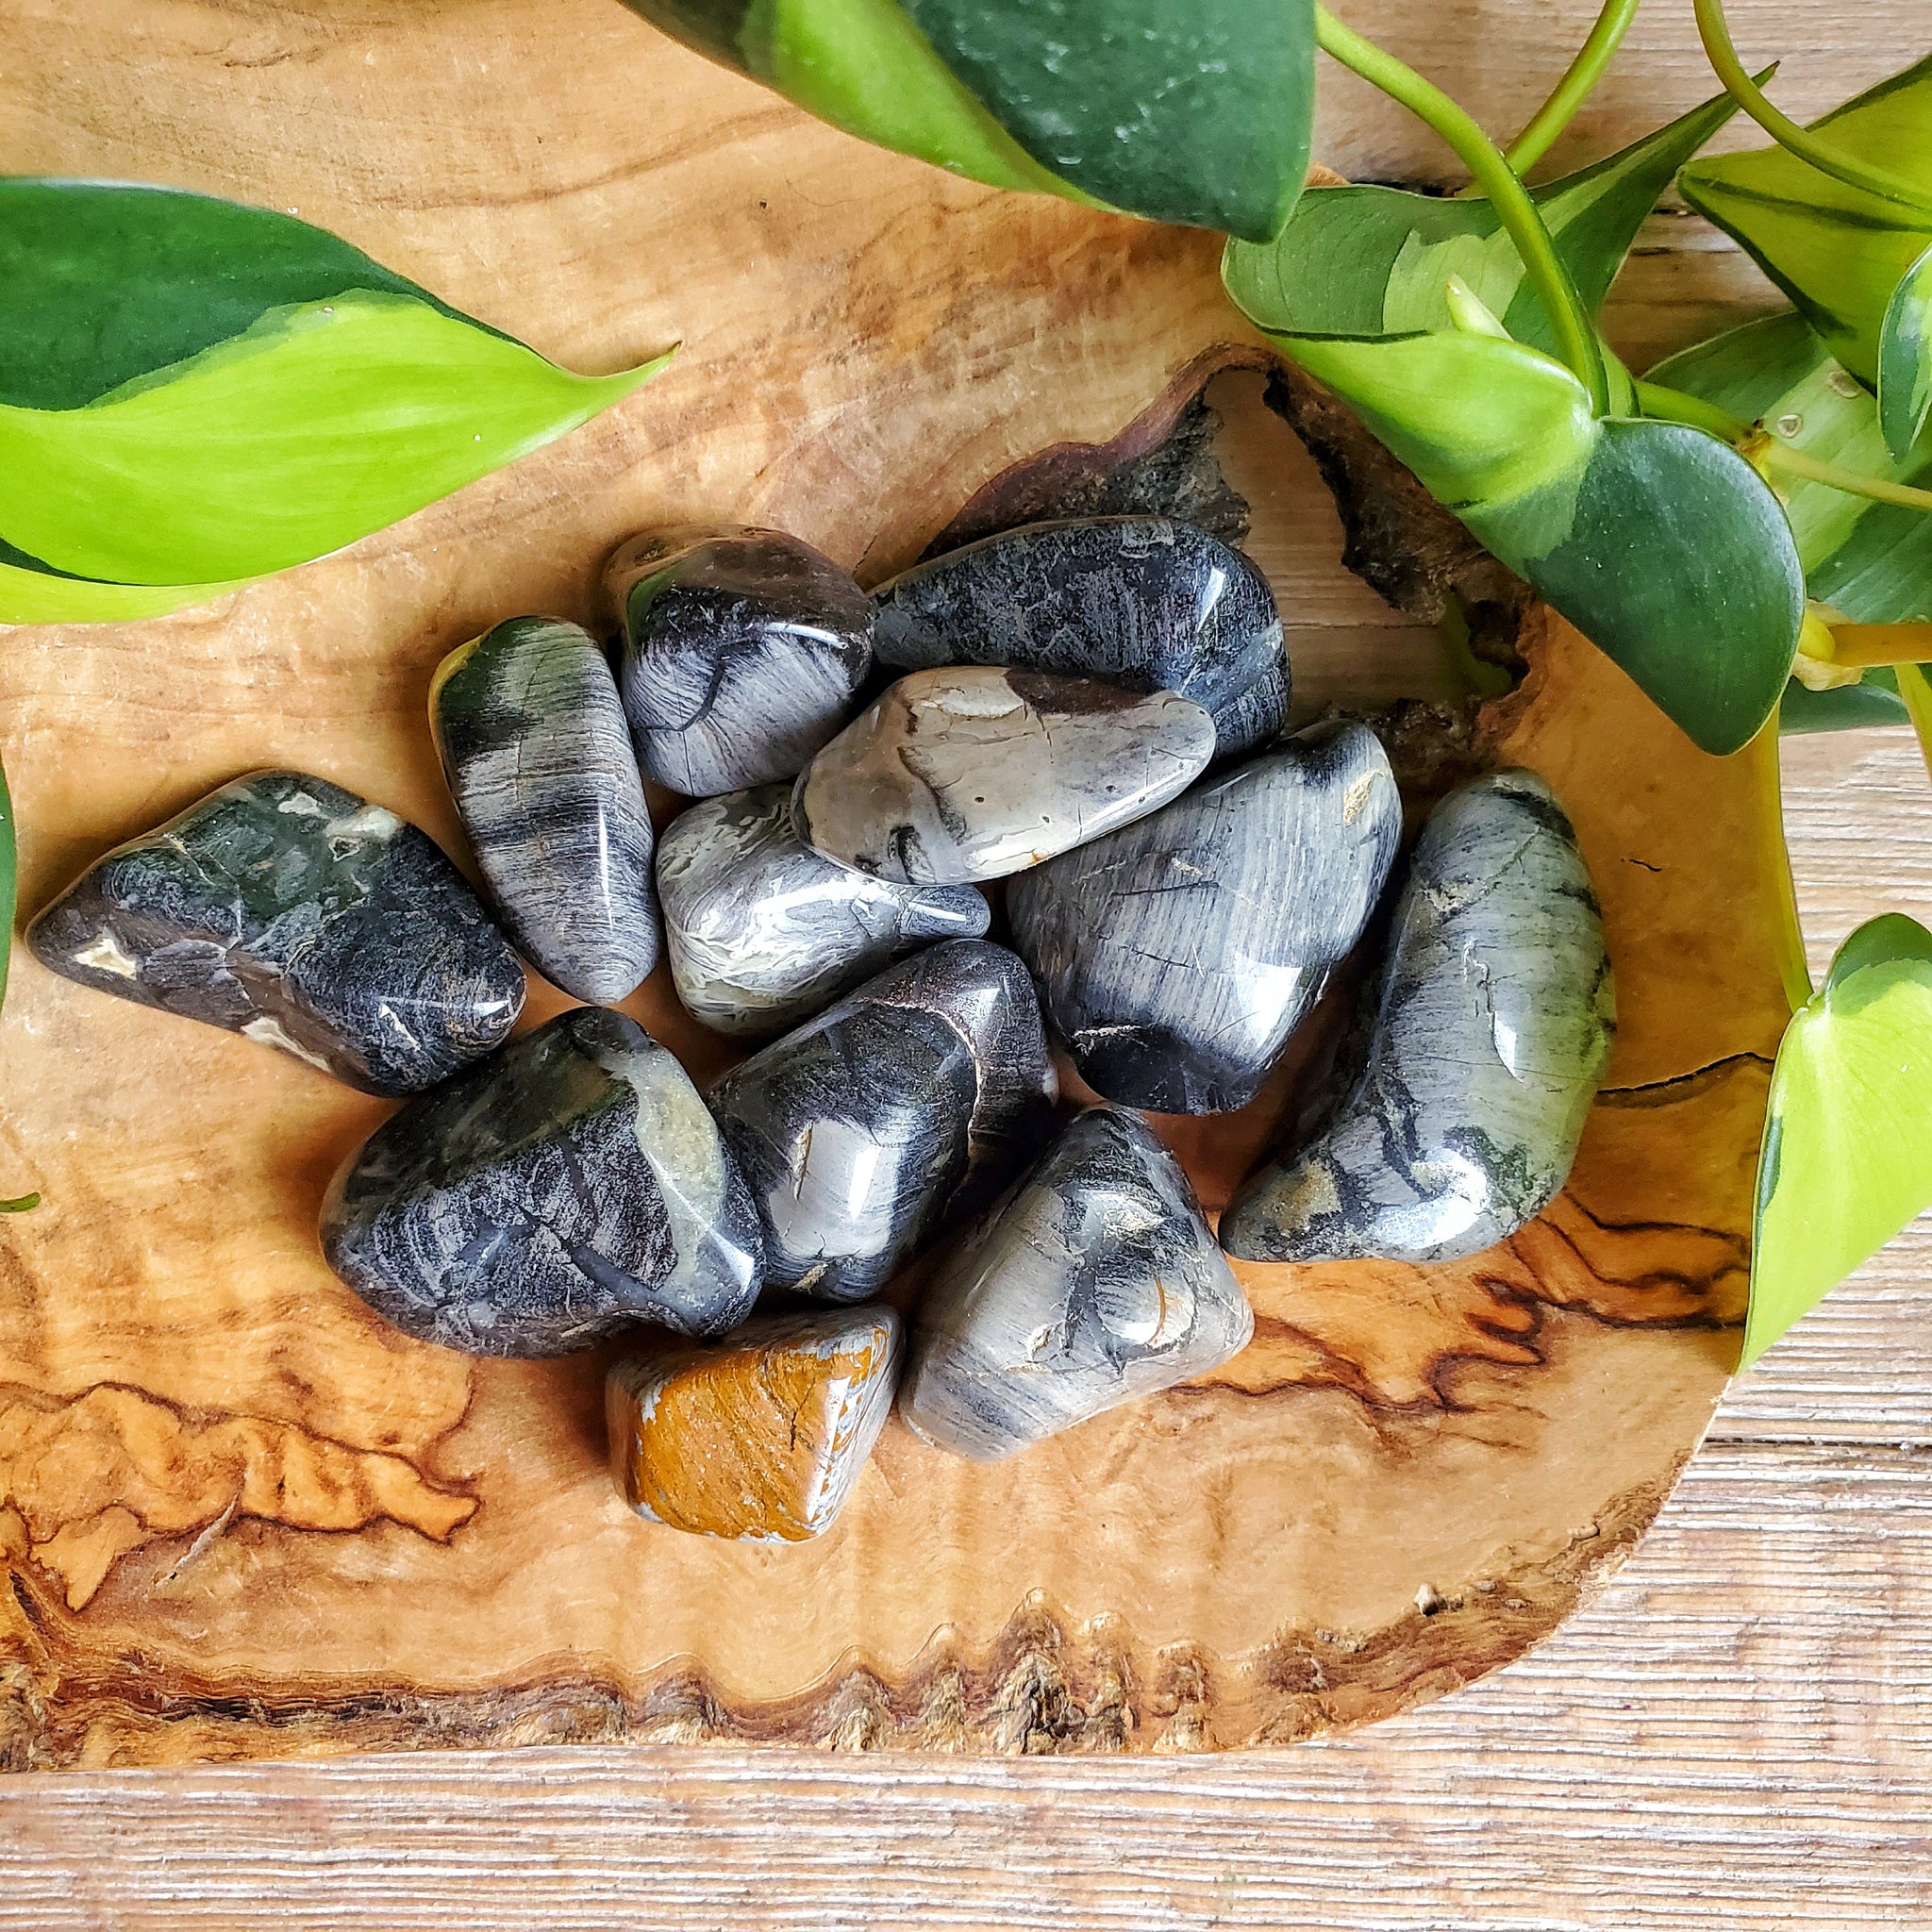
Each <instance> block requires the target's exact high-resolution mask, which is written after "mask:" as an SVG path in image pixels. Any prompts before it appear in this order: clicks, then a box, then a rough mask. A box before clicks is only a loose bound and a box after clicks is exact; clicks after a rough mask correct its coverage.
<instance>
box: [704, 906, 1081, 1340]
mask: <svg viewBox="0 0 1932 1932" xmlns="http://www.w3.org/2000/svg"><path fill="white" fill-rule="evenodd" d="M1056 1091H1057V1090H1056V1082H1055V1078H1054V1072H1053V1062H1052V1060H1051V1058H1049V1057H1048V1054H1047V1050H1046V1037H1045V1034H1044V1032H1043V1031H1042V1029H1041V1024H1040V1007H1039V1004H1038V1002H1037V1001H1036V999H1035V997H1034V992H1033V983H1032V981H1031V980H1030V979H1029V978H1028V977H1027V976H1026V969H1025V967H1024V965H1022V964H1021V962H1020V961H1019V959H1018V958H1015V957H1014V955H1012V954H1011V953H1009V952H1008V951H1007V949H1006V948H1005V947H1004V946H996V945H992V944H991V943H989V942H988V941H985V940H947V941H942V942H941V944H939V945H936V946H933V947H930V948H928V949H927V950H926V951H925V952H923V953H918V954H915V955H914V956H913V957H912V958H909V959H902V960H901V961H900V962H899V963H898V964H897V965H896V966H890V967H888V968H887V969H886V971H885V972H883V973H881V974H878V976H877V977H876V978H874V979H872V980H869V981H867V983H866V984H865V985H864V986H862V987H860V988H859V989H858V991H857V992H855V993H852V994H850V995H849V996H848V997H846V998H845V999H842V1000H841V1001H840V1002H839V1004H838V1005H837V1006H835V1007H833V1008H831V1009H830V1010H829V1011H827V1012H824V1013H822V1014H820V1015H819V1017H818V1018H817V1019H816V1020H812V1021H808V1023H807V1024H805V1025H803V1026H800V1027H798V1028H797V1029H796V1030H795V1031H793V1032H791V1033H788V1034H786V1035H785V1036H784V1037H783V1038H782V1039H780V1040H775V1041H773V1042H772V1043H771V1045H769V1046H767V1047H765V1048H763V1049H762V1050H761V1051H760V1052H758V1053H757V1054H754V1055H753V1056H752V1058H750V1059H748V1060H746V1061H745V1062H744V1063H743V1064H742V1065H741V1066H739V1067H735V1068H734V1069H733V1070H732V1071H731V1072H730V1073H728V1074H724V1077H723V1078H722V1079H720V1080H719V1081H717V1082H716V1083H715V1084H714V1085H713V1087H712V1088H711V1090H710V1095H709V1098H710V1102H711V1110H712V1112H713V1113H715V1114H716V1115H717V1117H718V1123H719V1124H720V1126H722V1127H723V1128H724V1138H725V1140H726V1141H728V1142H729V1143H730V1145H731V1149H732V1152H733V1153H734V1154H736V1155H737V1157H738V1160H739V1165H740V1166H741V1168H742V1169H743V1171H744V1174H745V1178H746V1179H747V1180H748V1181H749V1182H750V1184H751V1191H752V1194H753V1197H754V1198H755V1199H756V1200H757V1202H758V1210H759V1212H760V1214H761V1215H762V1216H763V1218H764V1227H765V1279H766V1282H767V1285H768V1286H770V1287H773V1288H781V1289H791V1290H795V1291H797V1292H799V1293H801V1294H808V1295H812V1296H814V1297H816V1298H817V1299H819V1300H821V1301H863V1300H865V1299H866V1298H867V1297H868V1296H869V1295H871V1294H873V1293H874V1292H875V1291H877V1290H878V1289H879V1288H881V1287H883V1286H884V1284H885V1283H886V1282H887V1281H889V1280H890V1279H891V1277H892V1275H894V1274H897V1273H898V1271H899V1270H900V1269H901V1268H902V1267H904V1266H905V1265H906V1263H907V1262H908V1261H909V1260H911V1259H912V1257H913V1256H914V1255H915V1254H917V1253H918V1252H919V1250H920V1249H921V1248H923V1247H924V1245H925V1244H926V1243H927V1242H928V1241H930V1240H931V1239H932V1237H933V1236H934V1235H935V1234H936V1233H937V1232H938V1231H939V1229H940V1226H941V1224H942V1223H943V1222H944V1221H945V1220H946V1219H947V1218H948V1216H949V1215H950V1214H953V1213H965V1212H967V1211H970V1209H971V1208H973V1207H974V1206H976V1205H977V1204H978V1203H979V1202H980V1201H982V1200H983V1199H985V1198H986V1197H987V1196H988V1195H989V1194H990V1193H991V1191H996V1190H997V1189H998V1188H999V1187H1000V1186H1003V1185H1004V1184H1005V1182H1006V1180H1007V1179H1008V1177H1009V1176H1010V1174H1012V1173H1013V1172H1014V1171H1016V1170H1017V1169H1018V1168H1019V1167H1020V1166H1022V1165H1023V1164H1024V1162H1025V1160H1026V1159H1027V1158H1030V1156H1031V1154H1032V1153H1033V1152H1034V1150H1035V1149H1036V1148H1037V1146H1038V1145H1039V1142H1040V1140H1041V1138H1042V1137H1043V1135H1044V1132H1045V1129H1046V1124H1047V1121H1048V1119H1049V1117H1050V1114H1051V1109H1052V1107H1053V1102H1054V1100H1055V1098H1056Z"/></svg>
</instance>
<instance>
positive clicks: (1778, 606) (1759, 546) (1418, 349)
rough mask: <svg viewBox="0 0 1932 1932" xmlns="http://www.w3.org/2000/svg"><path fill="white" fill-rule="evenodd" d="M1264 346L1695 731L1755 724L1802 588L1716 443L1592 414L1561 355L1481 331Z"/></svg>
mask: <svg viewBox="0 0 1932 1932" xmlns="http://www.w3.org/2000/svg"><path fill="white" fill-rule="evenodd" d="M1274 341H1276V343H1277V344H1278V346H1279V347H1280V348H1281V349H1282V350H1283V352H1284V353H1285V354H1287V355H1289V356H1291V357H1292V358H1294V359H1295V360H1296V361H1297V362H1299V363H1301V364H1302V366H1303V367H1304V368H1306V369H1307V371H1308V372H1309V373H1310V374H1311V375H1315V376H1316V377H1318V378H1319V379H1320V380H1321V381H1323V382H1325V383H1326V384H1328V386H1329V387H1330V388H1332V389H1334V390H1335V391H1337V392H1338V393H1339V394H1341V397H1342V398H1343V400H1344V401H1346V402H1347V403H1348V404H1349V405H1350V406H1351V407H1352V408H1354V409H1355V410H1356V412H1357V414H1358V415H1359V416H1360V417H1361V418H1362V420H1363V421H1364V422H1365V423H1366V424H1367V425H1368V426H1369V427H1370V429H1372V430H1373V431H1374V433H1375V435H1376V436H1377V437H1379V438H1380V439H1381V441H1383V442H1384V443H1386V444H1387V445H1388V446H1389V448H1390V449H1391V451H1392V452H1393V453H1394V454H1395V455H1396V456H1397V457H1398V458H1401V460H1402V461H1403V462H1405V463H1407V465H1408V467H1409V468H1410V469H1411V470H1413V471H1414V472H1415V474H1416V475H1417V476H1418V477H1419V478H1420V479H1421V481H1422V483H1423V484H1424V487H1425V488H1426V489H1427V490H1428V491H1430V493H1431V494H1432V495H1434V496H1435V497H1436V498H1437V500H1438V501H1439V502H1441V503H1443V504H1445V505H1447V506H1448V508H1451V509H1453V510H1454V511H1455V512H1456V513H1457V515H1458V516H1459V517H1460V518H1461V519H1462V521H1463V522H1464V523H1465V524H1467V525H1469V527H1470V529H1471V530H1472V531H1473V532H1474V534H1475V536H1476V537H1477V538H1478V539H1479V540H1480V541H1482V542H1483V544H1484V545H1485V546H1486V547H1487V548H1488V549H1489V550H1491V552H1492V553H1493V554H1494V555H1495V556H1497V557H1499V558H1502V560H1503V561H1504V562H1505V563H1507V565H1508V566H1509V567H1510V569H1512V570H1514V571H1515V572H1517V574H1518V575H1521V576H1523V577H1524V578H1525V579H1526V580H1527V581H1528V582H1529V583H1530V584H1531V585H1532V586H1533V587H1534V588H1535V589H1536V590H1537V591H1539V592H1540V593H1541V595H1542V596H1543V597H1545V598H1546V599H1547V600H1548V601H1549V602H1550V603H1551V604H1552V605H1554V606H1555V607H1556V608H1557V610H1559V611H1561V612H1562V614H1563V615H1564V616H1565V617H1567V618H1569V619H1570V621H1571V622H1572V623H1573V624H1574V625H1576V627H1577V628H1578V629H1579V630H1580V631H1582V632H1583V634H1584V635H1585V636H1586V637H1588V638H1589V639H1590V640H1591V641H1592V642H1593V643H1595V644H1596V645H1597V647H1598V648H1599V649H1600V650H1602V651H1604V652H1605V653H1606V654H1607V656H1608V657H1610V658H1613V659H1614V660H1615V661H1616V662H1617V663H1618V664H1620V665H1621V666H1622V667H1623V668H1624V671H1625V672H1627V673H1628V674H1629V675H1630V676H1631V677H1633V678H1634V679H1635V680H1636V681H1637V683H1638V684H1639V685H1640V686H1641V687H1642V689H1643V690H1644V691H1646V692H1647V693H1648V694H1649V695H1650V697H1651V698H1652V699H1653V700H1654V701H1655V702H1656V703H1657V705H1658V706H1659V707H1660V708H1662V709H1663V710H1664V711H1665V712H1666V713H1667V714H1668V715H1669V716H1670V717H1671V718H1673V719H1674V721H1675V722H1676V723H1677V724H1679V725H1680V726H1681V727H1682V728H1683V730H1684V731H1685V732H1686V733H1688V734H1689V736H1690V737H1691V740H1692V741H1694V742H1695V743H1696V744H1698V745H1699V746H1701V747H1702V748H1703V749H1704V750H1706V751H1707V752H1712V753H1717V754H1720V755H1723V754H1727V753H1730V752H1733V751H1737V750H1739V749H1740V748H1741V747H1742V746H1743V745H1745V744H1746V743H1748V742H1749V741H1751V739H1752V738H1754V737H1755V736H1756V735H1757V730H1758V728H1759V727H1760V726H1761V725H1762V724H1764V722H1765V720H1766V719H1767V718H1769V717H1770V716H1771V713H1772V711H1773V709H1774V708H1775V706H1776V704H1777V701H1778V698H1779V696H1780V694H1781V693H1782V691H1783V690H1784V686H1785V682H1786V679H1787V677H1788V675H1789V674H1790V667H1791V659H1792V658H1793V656H1794V655H1795V654H1796V650H1797V641H1798V628H1799V625H1800V624H1801V623H1802V622H1803V619H1804V612H1805V596H1804V584H1803V578H1802V574H1801V571H1800V568H1799V564H1798V558H1797V554H1796V552H1795V550H1794V549H1793V547H1792V543H1791V536H1790V528H1789V526H1788V525H1786V522H1785V519H1784V514H1783V512H1782V511H1781V510H1780V509H1779V508H1778V504H1777V500H1776V498H1775V497H1774V496H1773V495H1772V493H1771V491H1770V489H1769V488H1768V487H1767V486H1766V484H1765V483H1764V480H1763V479H1762V478H1761V477H1760V476H1759V475H1757V472H1756V471H1755V470H1754V469H1752V467H1751V466H1750V464H1748V463H1747V462H1745V461H1744V459H1743V458H1741V457H1740V456H1739V455H1738V453H1737V452H1736V451H1735V450H1733V449H1732V448H1731V447H1730V446H1729V445H1728V444H1726V443H1723V442H1720V441H1717V439H1716V438H1714V437H1711V436H1707V435H1706V434H1705V433H1704V432H1703V431H1702V430H1698V429H1689V428H1686V427H1684V426H1683V425H1680V424H1674V423H1656V422H1647V421H1639V420H1633V419H1631V418H1627V417H1609V418H1607V419H1605V420H1602V421H1598V420H1596V419H1595V418H1593V417H1592V416H1591V408H1590V398H1589V396H1588V394H1587V392H1586V391H1585V390H1584V388H1583V385H1582V384H1581V383H1579V382H1578V381H1577V380H1576V378H1575V377H1574V375H1571V374H1570V372H1569V371H1568V370H1567V369H1565V368H1564V367H1563V366H1562V365H1561V364H1560V363H1558V362H1557V361H1555V360H1554V359H1553V358H1550V357H1547V356H1544V355H1542V354H1541V352H1539V351H1537V350H1535V349H1531V348H1527V347H1525V346H1524V344H1522V343H1520V342H1512V341H1500V340H1498V339H1496V338H1494V337H1491V336H1484V335H1414V336H1391V337H1386V338H1383V339H1381V340H1379V341H1355V340H1336V339H1330V338H1319V337H1306V336H1277V337H1275V338H1274Z"/></svg>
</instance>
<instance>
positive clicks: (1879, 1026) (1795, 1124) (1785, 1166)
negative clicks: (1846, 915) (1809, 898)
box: [1743, 913, 1932, 1363]
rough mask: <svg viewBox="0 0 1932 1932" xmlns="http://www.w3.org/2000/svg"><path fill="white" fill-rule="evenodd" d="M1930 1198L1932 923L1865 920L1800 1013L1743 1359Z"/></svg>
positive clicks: (1789, 1043)
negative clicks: (1931, 925)
mask: <svg viewBox="0 0 1932 1932" xmlns="http://www.w3.org/2000/svg"><path fill="white" fill-rule="evenodd" d="M1927 1206H1932V933H1928V932H1926V930H1925V929H1924V926H1922V925H1920V924H1917V923H1916V922H1915V921H1913V920H1910V919H1907V918H1904V917H1903V916H1901V915H1900V914H1897V913H1891V914H1888V915H1887V916H1886V917H1885V918H1883V919H1875V920H1874V921H1872V922H1871V923H1870V924H1867V925H1863V926H1861V927H1859V929H1858V930H1857V932H1855V933H1854V934H1853V935H1852V936H1851V938H1850V939H1848V940H1847V941H1845V943H1844V945H1843V946H1842V947H1841V948H1840V952H1839V956H1838V958H1836V959H1835V960H1834V961H1833V962H1832V968H1831V974H1830V976H1829V977H1828V978H1827V980H1826V981H1825V984H1824V988H1823V989H1822V990H1821V991H1819V992H1817V993H1816V994H1814V995H1813V997H1812V998H1811V1000H1810V1001H1809V1002H1808V1003H1807V1005H1806V1006H1805V1007H1804V1008H1802V1009H1801V1010H1800V1011H1799V1012H1798V1013H1796V1014H1795V1015H1794V1016H1793V1017H1792V1020H1791V1024H1790V1027H1789V1028H1787V1030H1786V1033H1785V1037H1784V1040H1783V1042H1782V1043H1781V1044H1780V1046H1779V1047H1778V1055H1777V1065H1776V1068H1775V1070H1774V1073H1773V1074H1772V1082H1771V1104H1770V1109H1769V1112H1768V1114H1767V1117H1766V1120H1765V1132H1764V1147H1763V1151H1762V1153H1761V1154H1760V1155H1759V1157H1758V1166H1757V1231H1756V1236H1755V1239H1754V1241H1753V1242H1752V1256H1751V1307H1750V1314H1749V1317H1748V1319H1747V1321H1746V1324H1745V1330H1744V1357H1743V1358H1744V1361H1745V1362H1746V1363H1749V1362H1752V1361H1755V1360H1756V1359H1757V1357H1759V1356H1760V1355H1762V1354H1763V1353H1764V1351H1765V1350H1766V1349H1767V1348H1769V1347H1770V1346H1771V1344H1772V1343H1773V1342H1774V1341H1776V1340H1777V1338H1778V1337H1779V1336H1780V1335H1782V1334H1783V1333H1784V1332H1785V1330H1786V1329H1788V1328H1789V1327H1790V1325H1791V1324H1792V1323H1793V1322H1795V1321H1796V1320H1797V1319H1798V1318H1799V1317H1800V1316H1801V1315H1803V1314H1805V1313H1806V1312H1807V1310H1808V1309H1810V1308H1812V1307H1815V1306H1816V1305H1817V1304H1818V1302H1819V1301H1820V1300H1821V1299H1822V1298H1823V1297H1824V1295H1825V1293H1826V1292H1827V1291H1829V1290H1831V1289H1832V1288H1833V1287H1835V1286H1836V1285H1837V1284H1838V1283H1839V1282H1840V1281H1841V1280H1842V1279H1843V1278H1844V1277H1845V1275H1847V1274H1850V1273H1851V1271H1852V1270H1853V1269H1854V1268H1856V1267H1857V1266H1858V1264H1859V1263H1860V1262H1861V1261H1863V1260H1865V1259H1866V1258H1867V1257H1869V1256H1872V1255H1874V1254H1875V1253H1877V1251H1878V1250H1879V1249H1880V1248H1881V1247H1883V1246H1884V1245H1885V1243H1886V1242H1887V1241H1890V1239H1891V1238H1892V1236H1893V1235H1895V1234H1896V1233H1897V1232H1898V1231H1899V1229H1900V1228H1902V1227H1903V1226H1905V1224H1907V1222H1908V1221H1910V1220H1911V1219H1912V1218H1913V1216H1914V1215H1916V1214H1918V1213H1919V1212H1920V1211H1921V1209H1923V1208H1925V1207H1927Z"/></svg>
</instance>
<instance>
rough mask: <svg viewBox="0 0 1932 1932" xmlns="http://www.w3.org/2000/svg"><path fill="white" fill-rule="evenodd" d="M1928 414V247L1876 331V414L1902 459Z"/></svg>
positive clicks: (1931, 349) (1931, 371) (1931, 405)
mask: <svg viewBox="0 0 1932 1932" xmlns="http://www.w3.org/2000/svg"><path fill="white" fill-rule="evenodd" d="M1927 415H1932V247H1928V248H1927V249H1926V250H1925V252H1924V255H1922V256H1920V258H1918V260H1917V261H1915V262H1914V263H1913V264H1912V265H1911V267H1910V268H1908V269H1907V271H1906V273H1905V277H1904V279H1903V280H1902V281H1901V282H1900V283H1899V285H1898V287H1897V288H1896V289H1894V290H1893V291H1891V301H1890V305H1889V306H1888V307H1887V308H1886V311H1885V322H1884V325H1883V326H1882V327H1881V328H1880V330H1879V334H1878V420H1879V422H1880V424H1881V425H1883V427H1884V430H1885V444H1886V447H1887V448H1888V449H1889V450H1890V452H1891V453H1892V455H1893V456H1894V457H1897V458H1901V459H1903V458H1906V457H1907V456H1909V455H1910V453H1911V448H1912V444H1913V443H1914V442H1915V441H1917V440H1918V435H1919V432H1920V431H1921V430H1922V429H1924V426H1925V418H1926V417H1927Z"/></svg>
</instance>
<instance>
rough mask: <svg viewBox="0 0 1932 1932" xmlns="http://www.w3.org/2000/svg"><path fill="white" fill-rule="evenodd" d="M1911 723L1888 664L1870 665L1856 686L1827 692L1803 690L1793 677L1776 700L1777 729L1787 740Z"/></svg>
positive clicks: (1841, 686)
mask: <svg viewBox="0 0 1932 1932" xmlns="http://www.w3.org/2000/svg"><path fill="white" fill-rule="evenodd" d="M1911 722H1912V721H1911V714H1910V713H1909V712H1908V711H1907V709H1906V706H1905V700H1904V699H1903V698H1901V697H1900V696H1899V694H1898V679H1897V678H1896V677H1895V676H1894V675H1893V674H1892V670H1891V667H1890V665H1889V664H1877V665H1874V666H1872V667H1871V668H1870V669H1869V670H1867V671H1866V672H1865V673H1864V674H1863V675H1861V676H1860V677H1859V679H1858V681H1857V684H1840V685H1839V686H1837V687H1836V688H1835V689H1833V690H1831V691H1807V689H1806V688H1805V686H1804V685H1802V684H1800V683H1799V682H1798V680H1797V679H1796V678H1795V677H1794V678H1792V679H1791V681H1790V684H1788V685H1786V686H1785V694H1784V696H1783V697H1782V698H1780V699H1779V700H1778V708H1777V728H1778V730H1779V731H1780V732H1781V733H1782V734H1783V735H1784V736H1785V737H1787V738H1798V737H1803V736H1804V735H1806V734H1807V733H1809V732H1813V731H1870V730H1873V729H1874V728H1876V727H1879V726H1882V725H1888V724H1910V723H1911Z"/></svg>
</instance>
